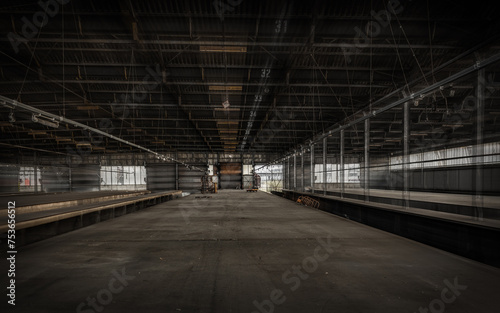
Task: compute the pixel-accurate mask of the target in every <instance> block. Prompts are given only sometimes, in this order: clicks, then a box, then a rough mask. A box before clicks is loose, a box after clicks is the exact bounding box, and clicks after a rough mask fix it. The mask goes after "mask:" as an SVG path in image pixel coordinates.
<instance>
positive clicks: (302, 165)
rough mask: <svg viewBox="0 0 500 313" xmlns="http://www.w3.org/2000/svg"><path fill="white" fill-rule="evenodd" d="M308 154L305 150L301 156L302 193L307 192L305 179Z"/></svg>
mask: <svg viewBox="0 0 500 313" xmlns="http://www.w3.org/2000/svg"><path fill="white" fill-rule="evenodd" d="M305 153H306V151H305V150H302V152H301V155H300V163H301V164H300V165H301V168H302V179H301V183H302V192H304V191H306V186H304V184H305V179H304V174H305V172H304V154H305Z"/></svg>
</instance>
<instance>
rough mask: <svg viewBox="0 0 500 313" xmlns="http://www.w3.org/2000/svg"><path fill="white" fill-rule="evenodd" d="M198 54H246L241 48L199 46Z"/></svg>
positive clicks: (244, 49) (244, 48)
mask: <svg viewBox="0 0 500 313" xmlns="http://www.w3.org/2000/svg"><path fill="white" fill-rule="evenodd" d="M200 52H239V53H245V52H247V47H243V46H200Z"/></svg>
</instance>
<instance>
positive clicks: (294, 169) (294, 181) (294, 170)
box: [293, 152, 297, 191]
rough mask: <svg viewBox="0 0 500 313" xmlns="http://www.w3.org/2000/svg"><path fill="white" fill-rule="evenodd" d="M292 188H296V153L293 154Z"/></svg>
mask: <svg viewBox="0 0 500 313" xmlns="http://www.w3.org/2000/svg"><path fill="white" fill-rule="evenodd" d="M293 190H295V191H296V190H297V153H296V152H295V154H294V155H293Z"/></svg>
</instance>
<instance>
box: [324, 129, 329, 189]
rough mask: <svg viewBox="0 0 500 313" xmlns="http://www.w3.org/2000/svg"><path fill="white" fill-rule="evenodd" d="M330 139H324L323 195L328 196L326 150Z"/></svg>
mask: <svg viewBox="0 0 500 313" xmlns="http://www.w3.org/2000/svg"><path fill="white" fill-rule="evenodd" d="M327 139H328V137H325V138H323V194H324V195H326V149H327V148H328V146H327V142H326V141H327Z"/></svg>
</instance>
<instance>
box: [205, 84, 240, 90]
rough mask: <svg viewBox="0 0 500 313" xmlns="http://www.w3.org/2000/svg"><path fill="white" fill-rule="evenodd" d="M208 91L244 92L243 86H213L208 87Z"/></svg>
mask: <svg viewBox="0 0 500 313" xmlns="http://www.w3.org/2000/svg"><path fill="white" fill-rule="evenodd" d="M208 90H210V91H242V90H243V86H222V85H213V86H208Z"/></svg>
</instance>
